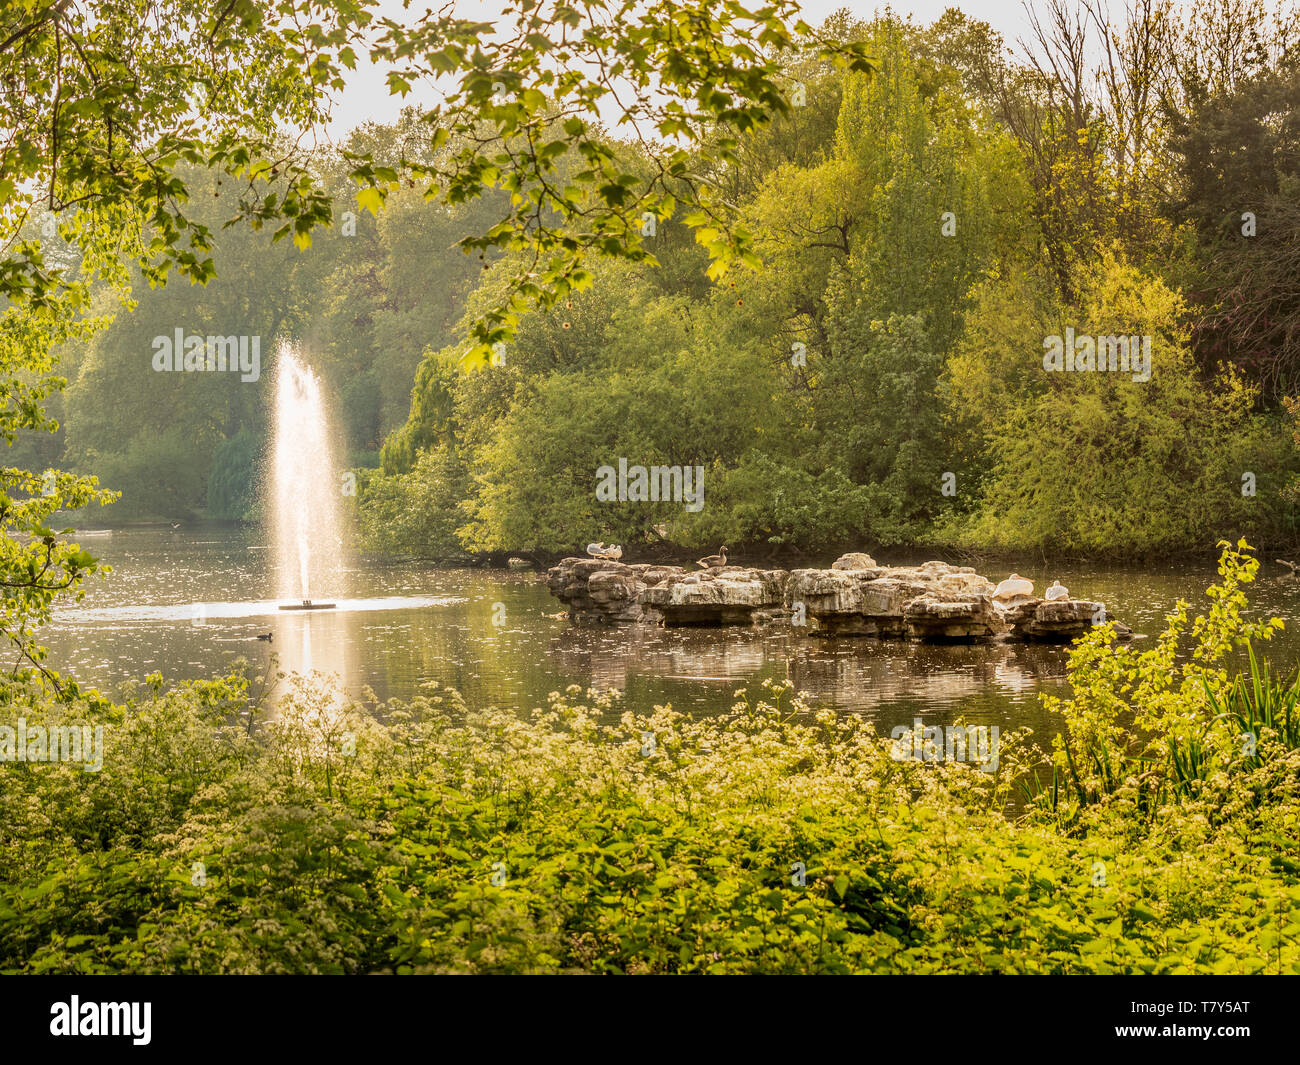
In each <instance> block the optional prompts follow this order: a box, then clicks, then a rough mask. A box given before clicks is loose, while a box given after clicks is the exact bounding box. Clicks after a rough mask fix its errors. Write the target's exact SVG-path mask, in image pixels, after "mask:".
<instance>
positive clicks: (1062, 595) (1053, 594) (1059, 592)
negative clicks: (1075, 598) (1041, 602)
mask: <svg viewBox="0 0 1300 1065" xmlns="http://www.w3.org/2000/svg"><path fill="white" fill-rule="evenodd" d="M1043 598H1044V599H1046V600H1047V601H1048V602H1049V603H1052V602H1055V601H1056V600H1057V599H1069V598H1070V589H1069V588H1067V587H1066V586H1065V585H1064V584H1062V583H1061V582H1060V581H1053V582H1052V585H1051V587H1050V588H1048V589H1047V591H1045V592H1044V593H1043Z"/></svg>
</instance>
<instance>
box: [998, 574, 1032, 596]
mask: <svg viewBox="0 0 1300 1065" xmlns="http://www.w3.org/2000/svg"><path fill="white" fill-rule="evenodd" d="M1033 594H1034V582H1033V581H1027V580H1025V578H1024V577H1022V576H1020V574H1019V573H1013V574H1011V576H1010V577H1008V578H1007V579H1006V580H1005V581H1003V582H1002V583H1001V584H999V585H998V586H997V587H996V588H994V589H993V598H994V599H1000V600H1008V599H1017V598H1019V597H1020V596H1022V595H1033Z"/></svg>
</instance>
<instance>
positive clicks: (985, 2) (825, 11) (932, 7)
mask: <svg viewBox="0 0 1300 1065" xmlns="http://www.w3.org/2000/svg"><path fill="white" fill-rule="evenodd" d="M430 6H432V5H430V3H429V0H409V3H408V4H407V5H406V6H405V13H404V11H403V8H404V5H403V0H381V2H380V4H379V11H380V13H381V15H385V16H388V17H390V18H397V19H410V20H413V19H415V18H418V17H419V16H420V15H421V14H422V13H423V12H424V11H425V10H426V9H427V8H429V7H430ZM436 6H441V2H439V3H438V4H437V5H436ZM501 6H502V5H501V2H500V0H456V4H455V12H456V14H457V15H458V16H460V17H461V18H473V19H479V20H481V21H484V22H491V21H494V20H495V18H496V17H497V16H498V15H499V13H500V10H501ZM886 6H888V7H892V9H893V10H894V11H895V12H896V13H897V14H899V15H903V16H906V15H908V14H910V15H911V16H912V20H913V21H914V22H916V23H918V24H920V25H927V24H928V23H930V22H933V21H934V20H935V19H936V18H938V17H939V16H940V15H941V14H943V12H944V10H945V9H946V8H949V7H957V8H960V9H961V10H962V11H964V12H965V13H966V14H967V15H969V16H970V17H971V18H974V19H978V20H980V21H982V22H987V23H988V24H989V25H990V26H992V27H993V29H995V30H996V31H997V32H999V33H1001V34H1002V36H1003V38H1004V39H1005V40H1006V42H1007V44H1008V45H1012V46H1014V44H1015V42H1016V40H1017V39H1018V38H1021V37H1027V36H1028V33H1029V22H1028V17H1027V15H1026V13H1025V8H1024V6H1023V4H1021V3H1020V2H1019V0H900V2H898V3H894V4H889V5H886V4H883V3H880V4H877V3H874V2H871V0H807V2H806V3H804V5H803V18H804V20H805V21H806V22H810V23H812V24H813V25H817V24H818V23H820V22H821V21H822V20H824V19H825V18H826V17H827V16H828V15H830V14H831V13H832V12H834V11H836V10H838V9H839V8H842V7H847V8H848V9H849V10H850V11H851V12H852V13H853V14H854V15H857V16H858V17H860V18H867V17H870V16H871V15H872V14H873V13H874V12H875V11H877V10H879V9H883V8H885V7H886ZM432 99H433V93H432V91H431V90H430V89H428V88H426V89H424V90H423V91H420V90H417V91H415V92H413V93H412V94H410V95H409V96H407V97H406V101H405V102H407V103H428V102H431V101H432ZM401 106H402V103H401V102H399V101H398V99H397V98H396V97H394V96H390V95H389V93H388V87H387V85H386V84H385V82H384V72H383V71H382V70H381V69H378V68H376V67H373V66H370V65H369V64H368V63H364V62H358V64H357V69H356V70H355V71H353V72H352V73H351V75H350V77H349V78H348V85H347V88H346V89H345V90H344V91H343V92H342V94H341V95H340V97H339V99H338V101H337V102H336V104H335V106H334V110H333V121H332V122H331V123H330V126H329V134H330V137H331V138H332V139H335V140H337V139H340V138H341V137H342V136H343V135H344V134H346V133H347V131H348V130H350V129H352V128H353V127H355V126H358V125H360V124H361V123H362V122H365V121H368V120H369V121H377V122H391V121H392V120H393V119H394V118H395V117H396V116H397V113H398V111H400V110H401Z"/></svg>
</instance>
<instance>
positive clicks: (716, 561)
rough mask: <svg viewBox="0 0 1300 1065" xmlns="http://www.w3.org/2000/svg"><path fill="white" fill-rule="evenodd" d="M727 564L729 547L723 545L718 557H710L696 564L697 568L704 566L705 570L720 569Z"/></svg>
mask: <svg viewBox="0 0 1300 1065" xmlns="http://www.w3.org/2000/svg"><path fill="white" fill-rule="evenodd" d="M726 564H727V545H726V544H723V545H722V547H720V548H719V549H718V553H717V554H716V555H708V556H707V557H705V558H701V559H699V560H698V561H697V562H696V565H697V566H703V567H704V568H705V569H719V568H721V567H722V566H725V565H726Z"/></svg>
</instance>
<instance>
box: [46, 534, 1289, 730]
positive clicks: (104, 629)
mask: <svg viewBox="0 0 1300 1065" xmlns="http://www.w3.org/2000/svg"><path fill="white" fill-rule="evenodd" d="M83 546H85V547H86V549H87V550H89V551H90V552H91V553H92V554H95V555H96V556H98V557H99V558H101V559H102V560H103V561H104V562H107V563H109V564H111V565H112V566H113V567H114V569H115V572H114V573H113V574H112V575H111V576H109V577H108V578H107V579H106V580H102V581H101V580H93V581H91V582H90V583H89V585H88V592H87V595H86V598H85V600H84V601H83V603H82V604H81V605H80V606H78V607H75V608H69V609H63V610H60V611H58V612H57V614H56V617H55V620H54V622H53V623H52V624H51V625H50V626H49V627H48V628H47V629H46V630H45V632H44V635H43V640H44V642H45V643H46V645H47V646H48V647H49V648H50V664H51V665H52V666H53V667H54V668H55V669H58V670H60V671H62V672H65V673H68V674H70V675H72V676H75V677H76V678H77V679H78V680H79V681H81V682H82V683H83V684H89V685H93V686H96V687H99V688H100V689H101V690H104V691H106V692H112V691H114V690H115V689H116V688H117V687H118V686H120V685H121V684H122V682H124V681H126V680H128V679H139V678H142V677H143V676H145V675H146V674H148V673H150V672H153V671H155V670H157V671H160V672H161V673H162V674H163V675H164V677H166V678H167V679H168V680H181V679H189V678H197V677H205V676H210V675H213V674H216V673H219V672H221V671H222V670H223V668H224V667H225V666H226V665H227V664H228V663H229V662H231V661H232V660H233V659H235V658H237V657H240V656H243V657H246V658H248V659H250V660H251V661H253V662H255V663H264V662H266V661H267V660H268V659H269V656H270V655H271V653H272V652H274V653H275V654H276V655H277V656H278V658H279V661H280V664H281V667H282V668H286V669H290V670H308V669H317V670H321V671H323V672H328V673H332V674H335V675H337V676H338V677H339V679H340V681H341V682H342V683H343V684H344V685H345V686H346V687H347V688H348V689H350V690H352V691H354V692H356V691H359V690H360V689H361V688H362V687H363V686H367V685H368V686H369V687H370V688H372V689H373V690H374V691H375V692H376V693H377V694H378V695H379V696H380V697H381V698H390V697H401V698H406V697H409V696H411V695H412V694H414V693H415V692H416V690H417V689H418V687H419V685H420V684H422V683H424V682H426V681H436V682H438V683H439V684H442V685H445V686H448V687H453V688H457V689H459V690H460V691H461V692H462V693H463V694H464V695H465V697H466V699H467V700H468V702H469V704H470V705H471V706H482V705H488V704H492V705H496V706H499V707H523V708H529V707H532V706H538V705H542V704H544V703H545V700H546V696H547V693H548V692H551V691H556V690H562V689H563V688H564V687H566V686H567V685H570V684H579V685H581V686H582V687H584V688H587V687H595V688H599V689H602V690H603V689H608V688H617V689H619V690H621V691H622V692H623V693H624V696H625V697H624V700H623V703H624V705H625V706H626V707H627V708H629V709H634V710H649V709H651V708H652V707H653V706H654V705H655V704H659V703H672V705H673V706H674V707H676V708H677V709H679V710H682V711H686V712H690V713H698V714H710V713H717V712H720V711H723V710H725V709H727V708H728V707H729V706H730V705H731V703H732V702H733V699H734V693H735V691H736V690H737V689H739V688H742V687H747V688H749V689H751V690H756V689H757V685H758V683H759V682H761V681H762V680H764V679H767V678H772V679H775V680H785V679H789V680H791V681H793V682H794V684H795V686H796V688H798V689H800V690H803V691H806V692H808V693H809V694H810V695H811V696H812V697H813V699H814V701H816V702H818V703H821V704H824V705H829V706H834V707H837V708H839V709H841V710H843V711H845V712H847V713H855V714H862V715H865V716H867V717H869V718H871V719H872V720H873V721H874V722H875V723H876V724H877V727H878V728H880V729H882V730H884V731H888V730H889V729H891V728H892V727H894V726H895V725H898V724H905V723H906V724H910V723H911V720H912V718H913V717H914V716H920V717H922V718H923V719H924V720H925V721H926V723H927V724H947V723H950V722H952V721H954V720H956V719H957V718H958V717H962V716H964V717H965V718H966V719H967V720H968V721H969V723H971V724H986V725H998V726H1000V727H1001V728H1002V729H1004V730H1005V729H1008V728H1014V727H1018V726H1020V725H1029V726H1030V727H1032V728H1034V730H1035V732H1036V733H1037V734H1039V735H1042V734H1043V733H1044V732H1050V731H1051V730H1052V726H1051V725H1050V723H1049V721H1048V720H1047V717H1046V715H1045V714H1044V713H1043V711H1042V708H1041V706H1040V703H1039V700H1038V695H1039V693H1040V692H1044V691H1048V692H1062V691H1064V690H1065V683H1064V675H1065V660H1066V651H1065V649H1064V648H1060V647H1045V646H1027V645H1023V644H993V645H973V646H970V645H919V644H914V643H902V642H897V641H884V642H880V641H873V640H852V639H840V640H823V639H816V638H810V637H807V636H799V635H795V634H794V633H793V632H792V631H791V630H788V629H776V628H773V629H766V630H765V629H734V628H733V629H657V628H646V629H616V628H580V629H579V628H574V627H572V626H570V625H569V623H568V622H567V621H565V620H562V619H558V618H555V617H553V616H548V615H555V614H556V613H557V612H559V611H561V610H562V605H561V604H560V603H559V601H558V600H556V599H554V598H552V597H551V596H550V594H549V593H548V592H547V590H546V588H545V586H544V585H543V584H542V583H541V577H540V575H539V574H538V573H536V572H534V571H532V570H508V571H507V570H499V569H446V568H437V567H431V566H421V565H415V564H409V565H380V564H373V565H356V566H353V567H351V568H350V569H348V570H347V571H346V572H345V573H344V574H343V575H342V580H343V582H344V585H343V586H342V587H341V588H340V589H338V590H336V592H335V595H331V596H329V597H322V598H329V599H334V600H336V601H337V602H338V604H339V608H338V609H336V610H331V611H321V612H315V613H308V612H283V611H280V610H279V609H278V603H277V602H276V601H274V600H272V599H271V598H270V595H269V592H270V590H272V589H274V588H275V587H277V584H276V581H275V580H274V579H273V577H272V576H271V575H270V572H269V568H270V566H271V559H270V558H269V557H268V556H269V551H268V550H267V548H266V541H265V540H264V538H263V537H262V535H261V534H260V532H259V531H258V530H256V529H251V528H246V527H240V526H230V525H211V526H208V525H204V526H198V527H186V528H183V529H178V530H172V529H170V528H165V527H164V528H161V529H160V528H152V527H151V528H132V529H119V530H114V531H113V534H112V536H111V537H87V538H85V539H84V540H83ZM872 554H873V555H874V557H875V558H876V559H877V561H879V562H884V563H890V564H904V563H908V564H911V563H915V562H920V561H925V559H926V558H927V557H932V556H929V555H916V554H908V553H906V552H898V553H894V554H891V553H890V552H888V551H872ZM946 560H947V561H952V562H962V560H961V559H956V558H951V557H950V558H948V559H946ZM683 561H685V559H683ZM829 561H830V559H827V560H824V561H823V560H819V561H818V562H816V563H812V562H805V563H800V564H801V565H813V564H817V565H821V564H829ZM732 562H733V563H735V564H739V565H747V564H748V565H756V564H761V563H759V562H758V561H757V560H754V559H747V558H746V557H745V556H743V555H741V556H737V557H735V558H733V559H732ZM1213 562H1214V559H1213V558H1212V557H1210V556H1208V555H1207V558H1206V561H1205V563H1204V564H1194V563H1176V564H1166V565H1154V566H1149V567H1145V568H1143V569H1141V570H1135V569H1132V568H1124V567H1119V566H1106V565H1104V564H1098V563H1095V562H1093V563H1085V562H1074V563H1069V564H1063V565H1057V564H1053V565H1050V566H1040V567H1039V568H1037V569H1035V568H1034V566H1033V565H1029V564H1025V563H1023V562H1018V563H1016V564H1015V567H1016V569H1017V571H1018V572H1019V573H1020V574H1021V575H1022V576H1025V577H1029V578H1030V579H1032V580H1033V581H1034V582H1035V586H1036V588H1037V589H1038V590H1039V591H1040V592H1041V590H1042V589H1043V588H1045V587H1046V586H1047V584H1049V583H1051V581H1052V580H1053V579H1059V580H1060V581H1062V583H1064V584H1065V585H1066V586H1067V587H1068V588H1069V589H1070V591H1071V594H1073V595H1075V596H1077V597H1080V598H1089V599H1095V600H1100V601H1102V602H1104V603H1105V604H1106V608H1107V611H1108V614H1109V615H1110V616H1112V617H1115V618H1117V619H1119V620H1121V621H1124V622H1125V623H1126V624H1128V625H1129V626H1131V627H1132V628H1133V629H1134V631H1135V632H1137V633H1147V634H1152V633H1155V632H1158V631H1159V629H1160V628H1161V627H1162V619H1163V616H1164V614H1165V613H1166V612H1167V611H1168V610H1169V609H1170V608H1172V606H1173V605H1174V603H1175V601H1176V600H1177V599H1178V598H1179V597H1180V596H1182V597H1185V598H1188V599H1189V600H1191V602H1192V604H1193V608H1194V609H1203V608H1204V606H1205V605H1206V604H1207V603H1208V601H1207V600H1206V598H1205V595H1204V591H1205V588H1206V586H1207V585H1208V584H1209V583H1210V582H1211V580H1213V579H1214V576H1215V574H1214V565H1213ZM966 564H971V563H966ZM975 568H976V569H977V570H979V571H980V572H981V573H982V574H983V575H984V576H986V577H988V578H990V579H991V580H994V581H997V580H1000V579H1002V578H1003V577H1005V576H1007V575H1008V572H1009V570H1008V563H1005V562H1001V563H975ZM1263 571H1264V573H1265V574H1266V576H1265V577H1263V578H1262V579H1260V580H1259V581H1257V582H1256V583H1255V584H1254V585H1253V586H1251V588H1250V595H1251V606H1252V613H1260V614H1263V613H1269V614H1275V615H1276V616H1278V617H1282V618H1284V619H1287V620H1288V629H1291V628H1292V626H1291V625H1290V623H1289V619H1290V618H1292V617H1293V616H1294V614H1295V608H1296V605H1297V603H1298V602H1300V584H1295V583H1287V582H1282V581H1279V580H1277V579H1276V577H1277V576H1278V575H1279V573H1280V572H1281V568H1280V567H1278V566H1276V565H1273V564H1272V563H1271V562H1270V563H1266V564H1265V566H1264V567H1263ZM494 619H495V621H499V622H501V623H500V624H496V623H494ZM265 633H270V634H271V635H272V640H271V641H270V642H266V641H261V640H258V639H257V636H258V635H259V634H265ZM1269 658H1270V659H1271V660H1273V661H1274V662H1276V663H1277V664H1278V665H1281V666H1286V667H1287V668H1291V667H1292V666H1293V665H1294V663H1295V662H1296V661H1297V659H1300V642H1297V639H1296V634H1295V633H1294V632H1291V631H1288V632H1286V633H1284V634H1283V635H1282V636H1281V637H1279V638H1278V639H1276V640H1275V641H1274V644H1273V646H1272V647H1271V649H1270V654H1269Z"/></svg>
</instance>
